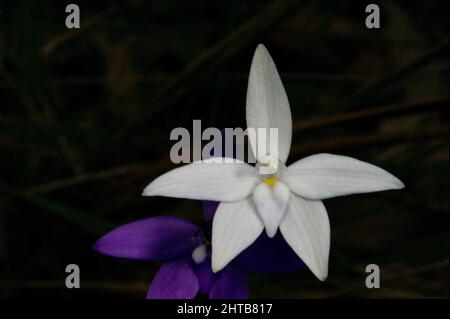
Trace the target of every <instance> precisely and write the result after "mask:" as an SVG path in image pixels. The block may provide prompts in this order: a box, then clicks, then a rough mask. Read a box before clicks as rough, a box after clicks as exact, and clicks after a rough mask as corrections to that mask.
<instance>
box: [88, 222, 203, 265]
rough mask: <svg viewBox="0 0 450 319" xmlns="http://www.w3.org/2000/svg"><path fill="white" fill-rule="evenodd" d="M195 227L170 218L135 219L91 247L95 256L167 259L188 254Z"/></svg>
mask: <svg viewBox="0 0 450 319" xmlns="http://www.w3.org/2000/svg"><path fill="white" fill-rule="evenodd" d="M198 230H199V229H198V227H197V226H196V225H194V224H191V223H190V222H188V221H186V220H184V219H181V218H177V217H171V216H160V217H152V218H147V219H143V220H138V221H135V222H132V223H129V224H126V225H122V226H120V227H118V228H115V229H113V230H112V231H110V232H109V233H107V234H106V235H104V236H103V237H102V238H100V239H99V240H98V241H97V242H96V243H95V245H94V247H93V248H94V249H95V250H96V251H98V252H99V253H102V254H105V255H109V256H114V257H122V258H129V259H139V260H167V259H172V258H177V257H180V256H184V255H186V254H190V253H192V250H194V248H195V247H196V246H197V245H198V240H197V237H196V233H197V232H198Z"/></svg>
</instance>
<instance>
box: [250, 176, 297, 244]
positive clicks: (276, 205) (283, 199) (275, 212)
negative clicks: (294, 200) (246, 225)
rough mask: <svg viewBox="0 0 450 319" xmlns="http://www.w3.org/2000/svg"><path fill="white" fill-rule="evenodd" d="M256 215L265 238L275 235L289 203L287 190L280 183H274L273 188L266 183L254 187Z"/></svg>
mask: <svg viewBox="0 0 450 319" xmlns="http://www.w3.org/2000/svg"><path fill="white" fill-rule="evenodd" d="M253 200H254V201H255V205H256V209H257V210H258V215H259V217H261V220H262V221H263V223H264V227H265V228H266V233H267V236H269V237H270V238H272V237H273V236H275V235H276V233H277V230H278V226H279V225H280V222H281V219H282V218H283V216H284V213H285V211H286V207H287V204H288V202H289V189H288V188H287V186H286V185H284V184H283V183H282V182H276V184H275V185H274V186H273V187H270V186H269V185H267V184H266V183H260V184H258V185H256V187H255V190H254V191H253Z"/></svg>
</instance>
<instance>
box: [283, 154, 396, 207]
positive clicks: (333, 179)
mask: <svg viewBox="0 0 450 319" xmlns="http://www.w3.org/2000/svg"><path fill="white" fill-rule="evenodd" d="M283 181H284V182H285V183H286V184H287V185H288V187H289V189H290V190H291V191H292V192H294V193H296V194H297V195H300V196H302V197H304V198H308V199H326V198H330V197H335V196H343V195H348V194H355V193H369V192H377V191H382V190H387V189H400V188H403V187H405V185H403V183H402V182H401V181H400V180H399V179H398V178H397V177H395V176H394V175H392V174H390V173H388V172H387V171H385V170H384V169H382V168H380V167H378V166H375V165H372V164H369V163H366V162H363V161H360V160H357V159H355V158H352V157H347V156H341V155H333V154H316V155H312V156H308V157H305V158H303V159H301V160H299V161H297V162H295V163H294V164H292V165H290V166H289V167H288V168H287V170H286V171H285V172H284V174H283Z"/></svg>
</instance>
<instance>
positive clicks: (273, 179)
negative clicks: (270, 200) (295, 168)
mask: <svg viewBox="0 0 450 319" xmlns="http://www.w3.org/2000/svg"><path fill="white" fill-rule="evenodd" d="M263 181H264V183H266V184H267V185H269V186H271V187H274V186H275V184H276V183H277V178H276V177H271V178H263Z"/></svg>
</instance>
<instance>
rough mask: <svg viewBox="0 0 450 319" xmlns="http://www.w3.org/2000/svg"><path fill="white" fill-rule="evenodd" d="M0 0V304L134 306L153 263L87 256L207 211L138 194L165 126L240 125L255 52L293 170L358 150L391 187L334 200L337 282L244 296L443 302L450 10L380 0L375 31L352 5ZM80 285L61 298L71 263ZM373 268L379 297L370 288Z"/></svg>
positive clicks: (293, 276)
mask: <svg viewBox="0 0 450 319" xmlns="http://www.w3.org/2000/svg"><path fill="white" fill-rule="evenodd" d="M68 3H70V2H67V3H66V2H64V1H49V0H43V1H25V0H17V1H9V2H6V1H3V2H1V3H0V152H1V156H0V176H1V177H0V296H1V297H33V298H35V297H42V298H45V297H63V298H72V297H76V298H87V297H89V298H97V297H100V298H104V297H136V298H143V297H144V296H145V291H146V289H147V287H148V284H149V282H150V281H151V279H152V278H153V276H154V274H155V272H156V270H157V268H158V266H159V265H158V264H157V263H146V262H138V261H128V260H119V259H113V258H108V257H105V256H102V255H99V254H96V253H95V252H93V251H92V250H91V246H92V244H93V243H94V242H95V240H96V239H97V238H98V237H99V236H101V235H102V234H103V233H104V232H105V231H107V230H109V229H111V228H112V227H114V226H116V225H119V224H123V223H126V222H129V221H132V220H136V219H140V218H145V217H148V216H156V215H176V216H180V217H184V218H188V219H190V220H192V221H194V222H201V221H202V212H201V203H200V202H196V201H191V200H181V199H168V198H143V197H141V196H140V195H141V191H142V189H143V188H144V186H145V185H146V184H147V183H149V182H150V181H151V180H152V179H153V178H155V177H156V176H158V175H160V174H161V173H163V172H165V171H167V170H169V169H171V168H172V167H173V164H171V163H170V161H169V159H168V154H169V150H170V148H171V146H172V142H171V141H170V140H169V133H170V131H171V130H172V129H173V128H174V127H178V126H183V127H187V128H190V127H191V126H192V120H193V119H201V120H202V125H203V127H210V126H214V127H219V128H223V127H245V93H246V86H247V76H248V72H249V68H250V62H251V58H252V55H253V51H254V49H255V47H256V45H257V44H258V43H260V42H262V43H264V44H265V45H266V46H267V48H268V49H269V51H270V52H271V54H272V56H273V58H274V60H275V62H276V63H277V66H278V69H279V71H280V74H281V77H282V79H283V81H284V84H285V87H286V90H287V92H288V96H289V99H290V103H291V108H292V113H293V120H294V129H295V135H294V137H293V149H292V152H291V157H290V159H289V161H290V162H292V161H294V160H295V159H298V158H299V157H301V156H305V155H309V154H312V153H316V152H334V153H338V154H344V155H349V156H353V157H356V158H359V159H362V160H365V161H368V162H370V163H373V164H376V165H380V166H381V167H383V168H385V169H387V170H388V171H390V172H392V173H393V174H395V175H396V176H398V177H399V178H400V179H401V180H402V181H404V183H405V184H406V189H405V190H402V191H392V192H383V193H376V194H365V195H358V196H350V197H343V198H336V199H331V200H327V201H326V202H325V204H326V206H327V209H328V212H329V215H330V221H331V225H332V243H331V246H332V247H331V257H330V276H329V279H328V280H327V281H326V282H325V283H322V282H319V281H318V280H317V279H316V278H314V276H313V275H312V274H311V273H310V272H309V271H308V270H307V269H304V270H299V271H296V272H293V273H289V274H272V275H265V274H252V275H251V277H250V280H251V281H250V284H251V286H250V287H251V292H252V297H258V298H259V297H264V298H333V297H356V298H436V297H437V298H440V297H445V298H448V248H449V247H448V242H449V241H448V240H449V238H448V236H449V233H448V231H449V225H448V191H449V189H448V181H449V176H448V85H449V83H448V68H449V63H448V57H447V55H448V2H447V1H426V2H424V1H378V2H377V3H378V4H379V5H380V8H381V29H379V30H375V29H367V28H366V27H365V25H364V21H365V17H366V13H365V5H367V4H369V3H370V2H367V3H365V2H363V1H359V2H354V1H325V0H318V1H289V0H280V1H180V0H172V1H143V0H127V1H104V0H103V1H95V2H94V1H81V0H80V1H76V3H77V4H78V5H79V6H80V8H81V26H82V28H81V29H79V30H68V29H66V28H65V25H64V21H65V17H66V13H65V6H66V5H67V4H68ZM69 263H76V264H78V265H80V268H81V286H82V289H78V290H76V291H74V290H67V289H65V287H64V279H65V273H64V270H65V266H66V265H67V264H69ZM371 263H375V264H378V265H379V266H380V268H381V272H382V277H381V278H382V279H381V289H378V290H368V289H366V288H365V286H364V280H365V276H366V274H365V266H366V265H367V264H371Z"/></svg>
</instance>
